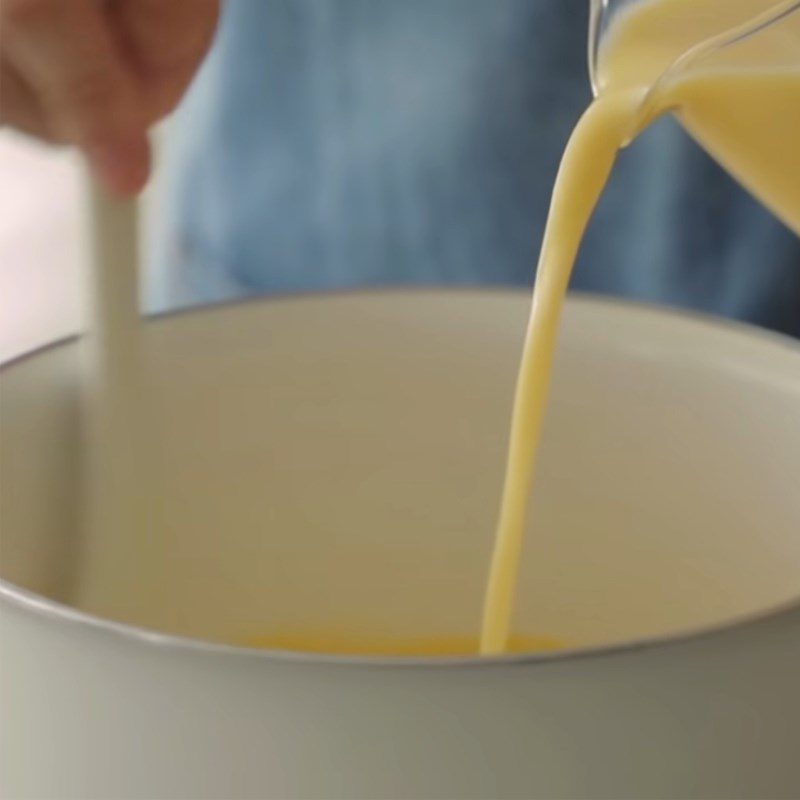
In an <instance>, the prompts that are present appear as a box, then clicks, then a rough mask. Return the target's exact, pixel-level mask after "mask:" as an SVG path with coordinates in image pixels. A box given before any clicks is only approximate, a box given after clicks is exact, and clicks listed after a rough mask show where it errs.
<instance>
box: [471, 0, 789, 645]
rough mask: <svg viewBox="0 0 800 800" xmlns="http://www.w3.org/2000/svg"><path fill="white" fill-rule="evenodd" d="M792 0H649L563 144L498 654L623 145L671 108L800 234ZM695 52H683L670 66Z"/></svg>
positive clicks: (497, 578)
mask: <svg viewBox="0 0 800 800" xmlns="http://www.w3.org/2000/svg"><path fill="white" fill-rule="evenodd" d="M796 6H797V4H796V3H788V2H783V3H775V2H769V0H649V2H642V3H640V4H638V5H634V6H632V7H631V8H630V9H629V10H627V11H625V12H622V13H621V14H620V17H619V18H618V19H617V20H616V21H615V22H614V23H613V25H614V28H613V29H612V30H611V31H610V33H609V36H608V38H607V41H606V44H605V45H604V48H603V50H601V52H600V59H599V63H598V75H597V83H598V88H599V90H600V91H599V96H598V98H597V99H596V100H595V101H594V102H593V103H592V104H591V105H590V107H589V109H588V110H587V111H586V112H585V113H584V115H583V117H582V118H581V119H580V121H579V122H578V125H577V127H576V128H575V131H574V132H573V134H572V137H571V138H570V141H569V143H568V145H567V148H566V150H565V152H564V156H563V158H562V161H561V166H560V169H559V172H558V176H557V178H556V183H555V188H554V190H553V197H552V201H551V207H550V213H549V216H548V220H547V226H546V229H545V235H544V240H543V243H542V250H541V256H540V259H539V266H538V272H537V278H536V285H535V288H534V294H533V308H532V310H531V317H530V322H529V326H528V332H527V337H526V341H525V346H524V351H523V356H522V364H521V366H520V372H519V377H518V380H517V388H516V394H515V397H514V408H513V413H512V423H511V433H510V444H509V452H508V461H507V467H506V479H505V485H504V489H503V496H502V501H501V509H500V516H499V521H498V526H497V533H496V539H495V547H494V553H493V555H492V562H491V568H490V574H489V583H488V588H487V592H486V598H485V603H484V614H483V625H482V631H481V643H480V649H481V652H482V653H484V654H496V653H502V652H504V651H505V650H506V649H507V646H508V643H509V633H510V630H511V621H512V614H513V604H514V596H515V592H516V583H517V575H518V571H519V562H520V557H521V551H522V544H523V540H524V531H525V527H526V524H527V513H528V497H529V494H530V489H531V483H532V480H533V476H534V468H535V458H536V452H537V450H538V446H539V440H540V434H541V430H542V423H543V419H544V414H545V408H546V404H547V395H548V389H549V385H550V374H551V369H552V362H553V355H554V351H555V344H556V335H557V330H558V322H559V317H560V313H561V308H562V305H563V301H564V296H565V294H566V291H567V285H568V283H569V278H570V274H571V272H572V266H573V263H574V261H575V257H576V255H577V252H578V248H579V246H580V242H581V238H582V236H583V232H584V230H585V228H586V225H587V223H588V222H589V218H590V216H591V214H592V211H593V209H594V206H595V204H596V202H597V200H598V198H599V197H600V194H601V193H602V191H603V188H604V186H605V184H606V181H607V180H608V176H609V174H610V172H611V168H612V166H613V164H614V159H615V157H616V154H617V152H618V150H619V149H620V148H621V147H623V146H624V145H625V144H627V143H628V142H629V141H630V140H631V139H632V138H634V136H635V135H636V134H637V132H638V131H639V130H641V128H642V127H643V126H644V125H645V124H646V123H648V122H650V121H652V120H653V119H655V118H656V117H657V116H659V115H660V114H663V113H665V112H666V111H668V110H673V109H674V110H676V111H677V113H678V115H679V117H680V119H681V121H682V122H683V123H684V125H685V127H686V128H687V129H688V130H689V131H690V133H692V135H694V136H695V138H697V139H698V140H699V141H700V142H701V143H702V144H703V146H704V147H705V148H706V149H707V150H709V151H710V152H711V153H712V154H713V155H714V156H715V157H716V158H717V159H718V160H719V161H720V163H721V164H722V165H723V166H724V167H726V169H728V171H729V172H731V173H732V174H733V175H734V176H736V177H737V178H738V179H739V180H740V181H741V182H742V183H743V184H744V186H746V187H747V188H748V189H749V190H750V191H751V192H752V193H753V194H754V195H755V196H756V197H758V198H759V199H760V200H761V201H762V202H763V203H764V204H765V205H767V206H768V207H769V208H770V209H772V211H773V212H774V213H775V214H776V215H777V216H778V217H779V218H781V219H782V220H783V221H784V222H785V223H786V224H787V225H788V226H789V227H791V228H792V229H794V230H795V231H796V232H797V233H798V234H800V151H798V142H799V141H800V12H795V13H791V12H792V11H793V10H794V9H795V7H796ZM781 14H783V15H785V16H783V17H781V18H780V19H778V20H776V21H775V22H774V24H773V25H771V26H769V27H766V28H764V30H761V31H759V32H758V33H756V34H754V35H752V36H750V37H749V38H746V39H743V40H741V41H740V40H738V37H739V36H740V34H741V33H742V26H746V25H747V24H748V21H751V23H752V20H753V19H754V18H757V19H758V20H760V19H761V16H762V15H763V16H765V18H770V19H772V18H774V17H775V16H776V15H777V16H780V15H781ZM757 26H758V23H756V27H757ZM707 40H711V41H708V46H705V45H704V42H707ZM731 40H733V42H732V43H730V44H727V42H729V41H731ZM725 44H727V46H721V45H725ZM695 47H697V55H696V58H694V59H692V57H691V56H692V54H693V53H694V52H695V51H694V50H693V48H695ZM687 53H688V58H687V62H686V64H685V65H684V64H681V63H680V62H679V63H678V64H676V65H675V69H674V70H673V71H670V72H669V73H667V74H666V75H665V72H666V70H667V69H668V67H670V65H672V64H673V63H674V62H676V60H677V59H679V58H680V57H681V56H683V55H684V54H687ZM662 75H664V80H663V81H659V78H660V77H661V76H662ZM651 89H652V91H651ZM753 268H754V269H757V268H758V265H753Z"/></svg>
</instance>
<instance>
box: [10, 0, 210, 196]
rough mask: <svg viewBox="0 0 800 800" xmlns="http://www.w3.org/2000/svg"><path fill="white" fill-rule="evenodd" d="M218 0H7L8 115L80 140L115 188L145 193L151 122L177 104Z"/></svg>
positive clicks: (46, 134)
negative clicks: (142, 189) (141, 190)
mask: <svg viewBox="0 0 800 800" xmlns="http://www.w3.org/2000/svg"><path fill="white" fill-rule="evenodd" d="M218 12H219V0H0V124H2V125H9V126H11V127H13V128H16V129H17V130H20V131H23V132H25V133H28V134H30V135H32V136H35V137H37V138H39V139H43V140H45V141H48V142H54V143H63V144H73V145H76V146H77V147H79V148H81V149H82V150H83V152H84V153H85V154H86V156H87V158H88V160H89V163H90V165H91V167H92V169H93V171H94V172H95V174H96V175H97V176H98V178H99V179H100V180H101V181H102V182H103V183H104V184H105V185H106V187H107V188H109V189H110V190H111V191H113V192H115V193H117V194H122V195H127V194H134V193H136V192H138V191H139V190H140V189H141V188H142V186H143V185H144V184H145V182H146V181H147V177H148V174H149V171H150V149H149V145H148V140H147V131H148V128H149V127H150V126H151V125H152V124H153V123H154V122H156V121H157V120H159V119H160V118H161V117H163V116H165V115H166V114H168V113H169V112H170V111H171V110H172V109H173V108H174V107H175V106H176V105H177V103H178V101H179V100H180V98H181V96H182V95H183V93H184V91H185V90H186V88H187V86H188V85H189V82H190V81H191V79H192V77H193V75H194V73H195V71H196V70H197V68H198V66H199V65H200V62H201V61H202V59H203V56H204V55H205V53H206V51H207V50H208V47H209V45H210V43H211V39H212V37H213V33H214V30H215V27H216V23H217V17H218Z"/></svg>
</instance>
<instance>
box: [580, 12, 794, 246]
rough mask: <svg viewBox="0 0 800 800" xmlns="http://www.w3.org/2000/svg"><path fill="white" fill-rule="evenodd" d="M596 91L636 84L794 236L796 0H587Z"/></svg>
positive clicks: (645, 102)
mask: <svg viewBox="0 0 800 800" xmlns="http://www.w3.org/2000/svg"><path fill="white" fill-rule="evenodd" d="M589 71H590V76H591V81H592V89H593V91H594V94H595V96H597V97H599V96H602V95H603V94H604V93H606V92H611V91H617V90H631V89H641V91H642V115H641V119H642V127H644V125H645V124H647V123H648V122H649V121H651V120H652V119H653V118H654V117H655V116H656V115H657V114H658V113H661V112H663V110H664V109H670V110H671V111H673V112H674V113H675V114H676V116H677V117H678V119H679V120H680V122H681V124H682V125H683V126H684V128H685V129H686V130H687V131H688V132H689V133H690V134H691V135H692V136H693V137H694V138H695V139H696V140H697V141H698V143H699V144H700V145H701V146H702V147H703V148H704V149H705V150H706V151H707V152H708V153H709V154H710V155H711V156H712V157H714V158H715V159H716V160H717V161H718V162H719V163H720V164H721V165H722V166H723V167H724V168H725V169H726V170H727V171H728V172H729V173H731V174H732V175H733V176H734V177H735V178H737V180H738V181H739V182H740V183H741V184H742V185H743V186H745V188H747V189H748V190H749V191H750V192H751V193H752V194H753V195H754V196H756V197H757V198H758V199H759V200H760V201H761V202H762V203H763V204H764V205H765V206H767V207H768V208H769V209H770V210H771V211H772V212H773V213H774V214H775V215H776V216H777V217H778V218H779V219H781V220H783V222H784V223H786V225H788V226H789V228H791V229H792V230H794V231H795V233H797V234H798V235H800V0H792V2H787V0H783V2H776V0H592V4H591V21H590V29H589Z"/></svg>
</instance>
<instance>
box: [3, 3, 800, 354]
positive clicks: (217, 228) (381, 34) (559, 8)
mask: <svg viewBox="0 0 800 800" xmlns="http://www.w3.org/2000/svg"><path fill="white" fill-rule="evenodd" d="M587 16H588V3H587V2H586V0H537V2H530V0H494V2H492V3H487V2H485V0H406V1H405V2H403V3H397V2H396V1H395V0H229V2H227V3H226V4H225V5H224V11H223V16H222V20H221V23H220V27H219V30H218V34H217V38H216V41H215V44H214V47H213V49H212V52H211V54H210V57H209V58H208V59H207V60H206V62H205V64H204V66H203V68H202V70H201V73H200V75H199V76H198V77H197V79H196V80H195V82H194V84H193V86H192V87H191V89H190V91H189V93H188V95H187V97H186V98H185V100H184V102H183V103H182V105H181V107H180V108H179V109H178V112H177V113H176V114H175V115H174V118H173V119H172V120H171V121H170V123H169V125H168V126H167V130H166V131H165V132H163V133H162V134H161V136H160V137H159V141H160V144H159V146H158V150H157V170H156V175H157V179H156V180H155V181H154V182H152V184H151V187H150V188H149V189H148V192H147V198H146V204H147V208H148V210H149V211H148V218H149V224H148V225H147V226H146V229H147V231H148V241H147V244H146V248H145V252H146V253H147V257H146V259H145V260H144V267H145V269H144V275H143V284H144V285H143V289H144V291H143V305H144V307H145V308H146V309H148V310H163V309H169V308H173V307H176V306H186V305H193V304H197V303H207V302H216V301H221V300H226V299H231V298H235V297H241V296H247V295H251V294H269V293H283V292H293V291H304V290H319V289H340V288H349V287H358V286H378V285H395V284H404V283H414V284H459V285H483V284H490V285H504V286H519V287H525V286H530V284H531V283H532V280H533V276H534V268H535V263H536V257H537V252H538V247H539V243H540V240H541V235H542V230H543V226H544V222H545V218H546V213H547V207H548V203H549V197H550V191H551V188H552V184H553V180H554V177H555V172H556V169H557V166H558V161H559V158H560V155H561V152H562V150H563V147H564V145H565V143H566V140H567V138H568V136H569V132H570V130H571V128H572V126H573V125H574V123H575V121H576V120H577V118H578V116H579V114H580V113H581V111H582V110H583V109H584V108H585V107H586V105H587V103H588V102H589V100H590V90H589V82H588V77H587V71H586V52H585V50H586V44H585V43H586V31H587ZM81 218H82V200H81V176H80V166H79V164H78V161H77V159H76V157H75V156H74V155H72V154H69V153H66V152H64V151H57V150H49V149H45V148H42V147H39V146H37V145H35V144H32V143H29V142H26V141H23V140H22V139H20V138H18V137H16V136H14V135H12V134H8V133H6V132H3V133H2V135H0V326H2V328H1V329H0V346H1V347H5V348H6V349H8V347H9V345H7V344H6V342H7V341H10V337H12V336H13V337H15V343H14V348H16V349H18V348H19V346H20V345H21V344H22V345H25V346H27V345H28V344H32V343H34V341H35V339H36V337H37V336H39V335H40V334H38V333H37V331H41V330H43V329H48V330H49V334H48V335H52V334H58V333H61V332H63V331H65V330H68V329H72V328H75V327H77V325H78V324H79V320H80V314H81V312H80V298H81V285H82V284H81V278H80V267H81V265H82V263H83V262H84V258H83V251H82V235H81ZM572 285H573V288H575V289H579V290H586V291H597V292H604V293H609V294H614V295H621V296H625V297H631V298H635V299H639V300H645V301H650V302H658V303H665V304H670V305H675V306H680V307H685V308H690V309H694V310H701V311H705V312H711V313H715V314H721V315H725V316H728V317H733V318H737V319H742V320H746V321H749V322H752V323H755V324H758V325H763V326H766V327H769V328H772V329H774V330H778V331H782V332H785V333H788V334H791V335H798V336H800V242H799V241H798V239H797V237H795V236H793V235H792V234H791V233H790V232H789V231H788V230H786V229H785V228H784V227H783V226H782V225H781V224H780V223H778V222H777V221H776V220H774V219H773V218H772V217H771V216H770V215H769V214H768V213H767V212H766V211H764V210H763V209H762V208H761V207H760V206H759V205H758V204H757V203H756V202H755V201H754V200H752V199H751V198H750V197H749V196H748V195H747V194H746V193H745V192H744V191H743V190H742V189H741V188H740V187H739V186H738V185H736V184H735V183H734V182H733V181H732V180H731V179H730V178H729V177H728V176H727V175H726V174H725V173H724V172H723V171H722V170H721V169H720V168H719V167H718V166H717V165H716V164H715V163H713V162H712V161H711V159H709V158H708V157H707V156H706V155H705V154H704V153H703V152H702V151H701V150H700V149H699V148H698V147H697V146H696V145H695V144H694V143H693V142H692V141H691V140H690V139H689V138H688V136H686V135H685V134H684V133H683V132H682V131H681V130H680V128H679V127H678V125H677V124H676V123H675V122H674V121H673V120H671V119H665V120H662V121H659V122H658V123H656V124H655V125H654V126H653V127H652V128H651V129H650V130H649V131H648V132H646V133H645V134H644V135H643V136H642V137H641V138H640V139H639V140H638V141H637V142H636V143H635V144H634V146H632V147H631V148H629V149H628V150H626V151H625V152H623V153H622V154H621V156H620V158H619V161H618V164H617V167H616V169H615V173H614V176H613V178H612V180H611V183H610V185H609V187H608V189H607V191H606V193H605V196H604V197H603V199H602V200H601V203H600V206H599V208H598V210H597V213H596V215H595V218H594V220H593V222H592V224H591V226H590V229H589V231H588V233H587V237H586V240H585V242H584V247H583V251H582V254H581V256H580V258H579V261H578V264H577V266H576V270H575V275H574V279H573V284H572Z"/></svg>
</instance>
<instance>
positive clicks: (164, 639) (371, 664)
mask: <svg viewBox="0 0 800 800" xmlns="http://www.w3.org/2000/svg"><path fill="white" fill-rule="evenodd" d="M396 292H403V293H411V292H418V293H421V294H447V293H459V294H461V293H465V292H475V293H483V294H493V295H502V294H506V295H519V294H522V293H525V294H526V295H527V294H528V293H529V290H528V289H527V288H519V287H508V286H496V285H464V286H440V285H428V286H403V285H399V286H385V287H383V286H382V287H375V288H360V289H341V290H334V291H309V292H297V293H291V294H289V293H287V294H278V295H275V294H272V295H253V296H248V297H243V298H237V299H233V300H228V301H225V302H221V303H206V304H202V305H197V306H192V307H188V308H181V309H177V310H170V311H167V312H159V313H155V314H151V315H149V316H148V320H149V321H150V322H155V323H158V322H160V321H162V320H169V319H171V318H173V317H176V316H180V315H184V314H195V313H199V312H207V311H214V310H224V309H226V308H228V307H231V306H238V305H246V304H255V303H266V302H272V303H274V302H287V301H288V302H291V301H296V300H308V299H322V298H326V297H343V296H345V297H346V296H353V295H356V296H358V295H370V294H387V293H396ZM569 300H570V303H573V304H574V303H575V302H577V303H579V304H582V305H589V306H597V307H612V308H613V307H618V306H622V307H627V308H633V309H639V310H641V311H644V312H646V313H647V314H648V315H651V316H665V317H672V318H677V319H679V320H690V321H691V320H693V321H695V322H700V323H703V324H705V325H708V326H711V327H713V328H716V329H718V330H719V329H727V330H728V331H731V332H734V333H740V334H741V333H749V334H750V335H753V334H755V335H756V336H757V337H758V338H759V339H762V340H767V341H772V342H773V343H774V344H778V345H781V346H782V347H784V348H786V349H787V350H789V351H790V352H792V353H796V354H798V355H800V342H797V341H796V340H794V339H792V338H791V337H790V336H787V335H784V334H781V333H777V332H775V331H770V330H767V329H763V328H759V327H757V326H755V325H751V324H749V323H745V322H739V321H734V320H730V319H726V318H723V317H716V316H714V315H711V314H706V313H702V312H697V311H693V310H686V309H676V308H672V307H666V308H665V307H664V306H663V305H658V304H655V303H650V302H647V301H642V300H637V299H630V298H620V297H615V296H604V295H598V294H593V293H588V292H572V291H571V292H570V293H569ZM78 339H80V334H74V335H71V336H65V337H61V338H59V339H56V340H54V341H52V342H48V343H46V344H43V345H41V346H38V347H35V348H33V349H31V350H28V351H26V352H24V353H21V354H19V355H16V356H13V357H11V358H9V359H6V360H5V361H3V362H0V375H1V374H2V373H3V372H5V371H6V370H8V369H10V368H12V367H14V366H16V365H18V364H20V363H23V362H25V361H27V360H29V359H31V358H35V357H36V356H38V355H41V354H42V353H45V352H47V351H49V350H51V349H55V348H58V347H63V346H66V345H68V344H71V343H73V342H75V341H77V340H78ZM3 605H8V606H11V607H13V608H17V609H20V610H22V611H24V612H27V613H29V614H32V615H34V616H38V617H42V618H44V619H46V620H48V621H50V622H65V623H67V624H69V625H70V626H71V627H78V628H81V629H84V630H88V631H96V632H98V633H101V634H110V635H112V636H114V637H115V638H122V639H125V640H127V641H129V642H132V643H133V644H139V645H144V646H147V647H154V648H157V649H159V650H166V651H171V652H174V651H179V652H188V653H200V654H205V655H211V656H217V657H236V658H249V659H260V660H264V661H266V662H281V663H297V664H304V665H311V666H313V665H317V666H339V667H361V668H364V667H367V668H395V669H396V668H398V667H403V668H409V667H414V668H420V667H425V668H452V667H460V668H465V667H468V668H471V669H474V668H486V669H491V668H494V667H504V666H535V665H546V664H552V663H562V662H567V663H572V662H576V661H584V660H587V659H592V658H598V657H608V656H623V655H627V654H630V653H634V652H639V651H642V650H651V649H656V648H659V649H664V648H666V647H668V646H673V645H681V644H688V643H691V642H695V641H698V640H702V639H706V638H709V637H712V636H718V635H723V634H727V633H734V632H736V631H739V630H742V629H744V628H750V627H753V626H756V625H759V626H765V625H768V624H773V623H775V622H776V621H778V620H781V619H782V618H783V617H786V616H788V615H790V614H792V613H796V614H798V616H800V594H798V595H797V596H796V597H794V598H792V599H790V600H787V601H784V602H781V603H778V604H776V605H775V606H772V607H770V608H768V609H766V610H760V611H756V612H751V613H746V614H741V615H738V616H734V617H732V618H728V619H726V620H724V621H721V622H715V623H712V624H710V625H704V626H699V627H696V628H684V629H680V630H677V631H674V632H672V633H667V634H661V635H656V636H643V637H637V638H634V639H625V640H622V641H619V642H613V643H610V644H600V645H591V646H588V647H575V648H565V649H563V650H553V651H546V652H530V653H508V654H502V655H496V656H480V655H469V656H366V655H358V654H332V653H310V652H305V651H300V650H280V649H269V648H256V647H245V646H240V645H233V644H226V643H223V642H215V641H210V640H204V639H199V638H193V637H189V636H181V635H177V634H171V633H164V632H160V631H157V630H154V629H150V628H145V627H142V626H138V625H133V624H128V623H123V622H117V621H114V620H112V619H107V618H104V617H100V616H96V615H94V614H90V613H88V612H85V611H80V610H79V609H77V608H74V607H71V606H68V605H66V604H65V603H61V602H59V601H57V600H53V599H51V598H48V597H45V596H44V595H41V594H38V593H36V592H33V591H30V590H28V589H24V588H22V587H20V586H17V585H16V584H13V583H11V582H10V581H8V580H6V579H5V578H3V577H2V576H0V608H2V606H3Z"/></svg>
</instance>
